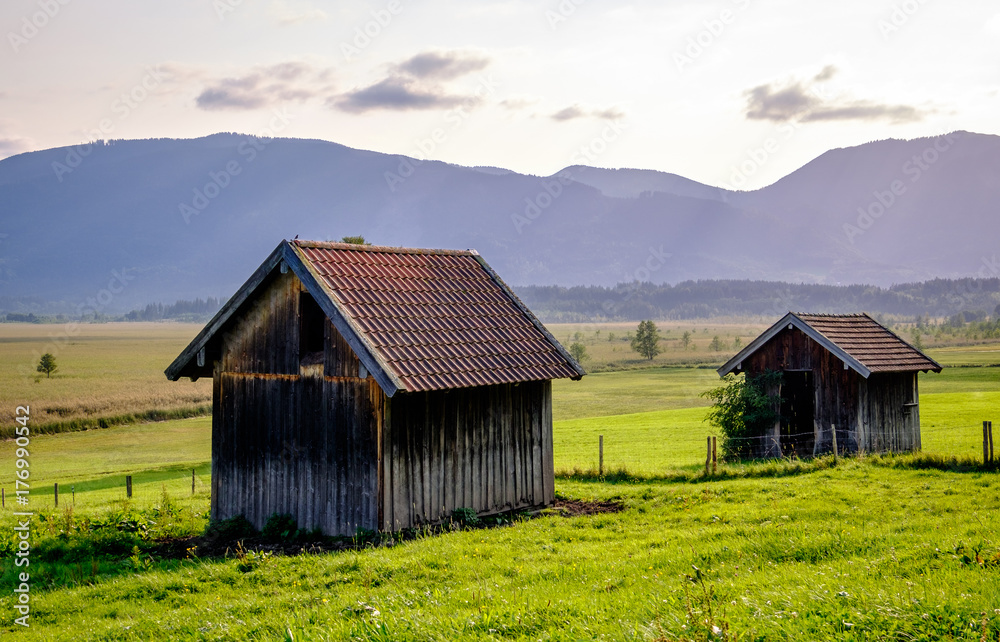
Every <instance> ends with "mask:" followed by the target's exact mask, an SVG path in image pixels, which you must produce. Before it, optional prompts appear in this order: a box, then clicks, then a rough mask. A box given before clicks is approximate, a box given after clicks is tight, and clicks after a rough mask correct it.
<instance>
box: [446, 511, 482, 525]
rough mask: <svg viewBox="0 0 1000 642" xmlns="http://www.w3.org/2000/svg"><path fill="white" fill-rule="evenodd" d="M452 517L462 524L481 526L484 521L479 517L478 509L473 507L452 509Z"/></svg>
mask: <svg viewBox="0 0 1000 642" xmlns="http://www.w3.org/2000/svg"><path fill="white" fill-rule="evenodd" d="M451 519H452V521H453V522H458V523H459V524H461V525H462V526H472V527H475V526H479V525H480V524H482V521H481V520H480V519H479V515H477V514H476V511H475V510H473V509H471V508H456V509H455V510H453V511H451Z"/></svg>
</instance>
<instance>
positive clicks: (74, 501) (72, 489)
mask: <svg viewBox="0 0 1000 642" xmlns="http://www.w3.org/2000/svg"><path fill="white" fill-rule="evenodd" d="M69 491H70V492H71V493H73V505H74V506H76V484H73V485H72V486H70V487H69Z"/></svg>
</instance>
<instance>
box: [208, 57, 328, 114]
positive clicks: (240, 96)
mask: <svg viewBox="0 0 1000 642" xmlns="http://www.w3.org/2000/svg"><path fill="white" fill-rule="evenodd" d="M329 76H330V72H329V70H326V69H317V68H314V67H312V66H310V65H307V64H305V63H301V62H283V63H279V64H276V65H271V66H269V67H259V68H254V69H253V70H251V71H250V72H248V73H246V74H244V75H242V76H236V77H232V78H222V79H219V80H213V81H210V82H209V84H208V86H207V87H205V89H203V90H202V92H201V93H200V94H198V97H197V98H196V99H195V103H196V104H197V105H198V107H200V108H201V109H205V110H217V109H235V110H242V109H259V108H261V107H267V106H270V105H274V104H276V103H279V102H303V101H306V100H309V99H311V98H315V97H317V96H320V95H323V94H324V93H326V92H327V91H328V90H329Z"/></svg>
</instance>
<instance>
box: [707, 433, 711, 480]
mask: <svg viewBox="0 0 1000 642" xmlns="http://www.w3.org/2000/svg"><path fill="white" fill-rule="evenodd" d="M711 465H712V438H711V437H708V445H707V449H706V451H705V474H706V475H707V474H708V471H709V466H711Z"/></svg>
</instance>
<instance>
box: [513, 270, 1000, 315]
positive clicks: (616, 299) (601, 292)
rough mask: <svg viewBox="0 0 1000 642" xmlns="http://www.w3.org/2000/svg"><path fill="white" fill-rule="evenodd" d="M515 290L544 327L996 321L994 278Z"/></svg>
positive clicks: (999, 290) (999, 282) (998, 298)
mask: <svg viewBox="0 0 1000 642" xmlns="http://www.w3.org/2000/svg"><path fill="white" fill-rule="evenodd" d="M515 290H516V291H517V294H518V296H519V297H520V298H521V299H522V300H523V301H524V303H525V304H526V305H527V306H528V307H529V308H531V310H532V311H533V312H534V313H535V314H537V315H538V316H539V317H541V318H543V319H544V320H545V321H548V322H583V321H638V320H641V319H703V318H711V317H720V316H763V317H777V316H780V315H783V314H785V313H786V312H789V311H808V312H814V313H831V314H838V313H839V314H843V313H852V312H859V311H864V312H869V313H872V314H881V315H895V316H905V317H910V318H915V317H917V316H932V317H953V316H955V315H963V317H965V318H969V319H971V318H976V317H978V318H985V317H986V316H987V315H989V314H993V315H994V316H996V315H998V314H1000V309H998V304H1000V279H998V278H990V279H971V278H967V279H934V280H931V281H925V282H921V283H904V284H900V285H893V286H891V287H887V288H885V287H880V286H875V285H823V284H815V283H785V282H781V281H750V280H705V281H684V282H682V283H678V284H676V285H669V284H662V285H657V284H653V283H621V284H618V285H616V286H614V287H603V286H576V287H562V286H542V285H529V286H521V287H517V288H515Z"/></svg>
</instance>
